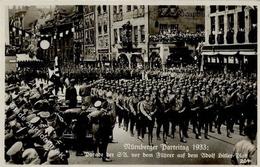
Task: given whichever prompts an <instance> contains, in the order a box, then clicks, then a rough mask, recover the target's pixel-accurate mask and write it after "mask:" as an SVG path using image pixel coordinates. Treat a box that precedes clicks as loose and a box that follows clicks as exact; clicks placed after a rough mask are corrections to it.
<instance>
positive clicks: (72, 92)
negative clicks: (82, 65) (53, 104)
mask: <svg viewBox="0 0 260 167" xmlns="http://www.w3.org/2000/svg"><path fill="white" fill-rule="evenodd" d="M74 85H75V79H71V81H70V86H69V87H68V88H67V89H66V93H65V100H66V102H67V104H68V107H69V108H75V107H76V106H77V90H76V88H75V87H74Z"/></svg>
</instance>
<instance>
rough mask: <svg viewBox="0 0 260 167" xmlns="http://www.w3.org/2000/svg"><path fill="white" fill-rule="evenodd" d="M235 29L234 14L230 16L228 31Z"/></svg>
mask: <svg viewBox="0 0 260 167" xmlns="http://www.w3.org/2000/svg"><path fill="white" fill-rule="evenodd" d="M233 28H234V14H228V29H233Z"/></svg>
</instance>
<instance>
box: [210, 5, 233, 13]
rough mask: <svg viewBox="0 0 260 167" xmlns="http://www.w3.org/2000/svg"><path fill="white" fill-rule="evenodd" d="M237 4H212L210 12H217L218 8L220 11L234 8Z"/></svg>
mask: <svg viewBox="0 0 260 167" xmlns="http://www.w3.org/2000/svg"><path fill="white" fill-rule="evenodd" d="M235 8H236V6H224V5H222V6H210V13H216V12H217V10H218V11H219V12H222V11H225V10H234V9H235Z"/></svg>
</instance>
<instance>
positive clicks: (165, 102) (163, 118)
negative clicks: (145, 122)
mask: <svg viewBox="0 0 260 167" xmlns="http://www.w3.org/2000/svg"><path fill="white" fill-rule="evenodd" d="M159 94H160V95H159V100H158V112H157V113H156V123H157V129H156V136H157V140H161V137H160V131H161V127H163V143H164V144H167V136H168V132H169V118H168V117H169V110H170V108H169V99H168V98H167V97H166V90H165V89H162V90H161V91H160V92H159Z"/></svg>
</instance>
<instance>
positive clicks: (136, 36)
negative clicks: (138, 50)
mask: <svg viewBox="0 0 260 167" xmlns="http://www.w3.org/2000/svg"><path fill="white" fill-rule="evenodd" d="M134 42H135V43H137V42H138V27H137V26H134Z"/></svg>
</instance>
